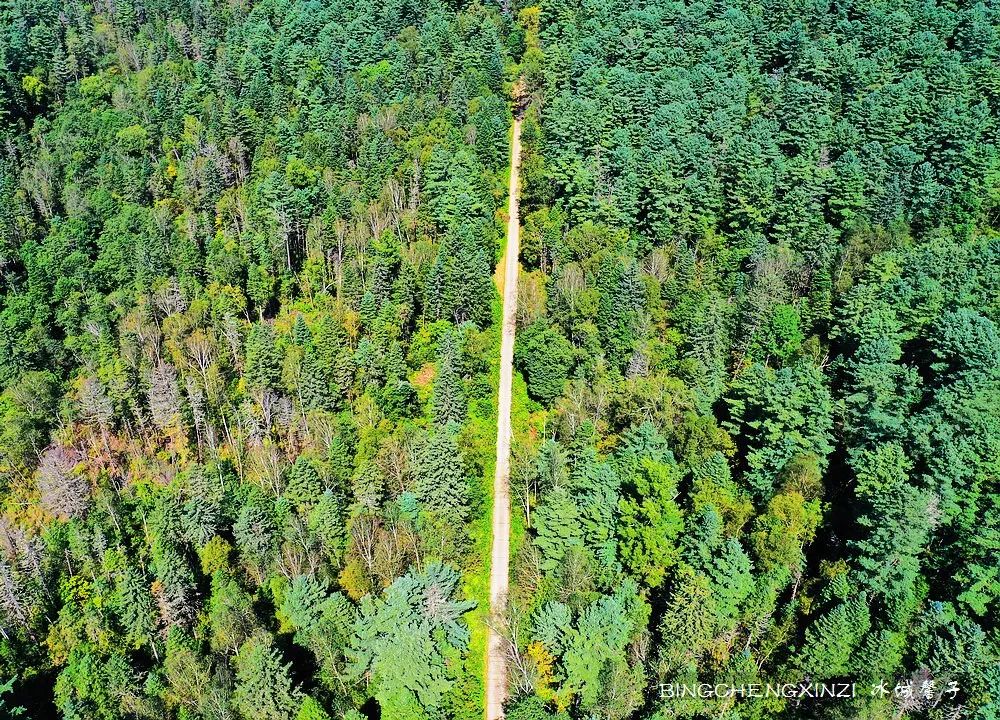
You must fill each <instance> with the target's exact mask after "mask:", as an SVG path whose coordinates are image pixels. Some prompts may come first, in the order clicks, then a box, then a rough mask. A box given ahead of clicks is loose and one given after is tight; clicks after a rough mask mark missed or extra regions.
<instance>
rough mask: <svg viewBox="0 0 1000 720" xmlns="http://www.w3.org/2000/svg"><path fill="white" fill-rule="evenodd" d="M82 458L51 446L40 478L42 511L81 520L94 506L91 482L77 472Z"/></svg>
mask: <svg viewBox="0 0 1000 720" xmlns="http://www.w3.org/2000/svg"><path fill="white" fill-rule="evenodd" d="M79 459H80V458H79V455H78V454H77V453H76V452H75V451H73V450H71V449H69V448H67V447H65V446H63V445H50V446H49V447H48V448H47V449H46V450H45V452H43V453H42V459H41V462H40V463H39V465H38V472H37V475H36V478H37V481H38V491H39V493H40V495H41V497H40V502H41V505H42V508H43V509H44V510H45V511H46V512H48V513H50V514H52V515H54V516H56V517H59V518H75V517H81V516H83V515H84V514H85V513H86V512H87V508H88V507H89V506H90V483H89V482H87V480H86V479H85V478H83V477H81V476H80V475H79V474H78V473H75V472H73V470H74V467H75V466H76V464H77V463H78V462H79Z"/></svg>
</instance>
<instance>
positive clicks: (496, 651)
mask: <svg viewBox="0 0 1000 720" xmlns="http://www.w3.org/2000/svg"><path fill="white" fill-rule="evenodd" d="M520 169H521V121H520V120H519V119H517V118H515V119H514V132H513V135H512V139H511V149H510V188H509V192H510V200H509V204H508V207H507V250H506V253H505V255H504V274H503V277H504V287H503V337H502V339H501V341H500V391H499V394H498V398H497V467H496V474H495V475H494V476H493V551H492V554H491V559H490V614H491V616H493V617H499V616H500V615H501V614H502V613H503V610H504V606H505V604H506V602H507V583H508V575H509V570H508V566H509V564H510V436H511V431H510V392H511V381H512V378H513V373H514V368H513V365H514V326H515V324H516V315H517V271H518V264H517V257H518V253H519V251H520V245H521V223H520V218H519V215H518V203H517V183H518V177H519V175H520ZM486 652H487V655H486V720H502V718H503V716H504V715H503V701H504V699H505V696H506V693H507V668H506V664H505V661H504V650H503V638H501V637H500V635H498V634H497V633H496V632H494V631H493V629H492V627H491V628H490V631H489V639H488V642H487V650H486Z"/></svg>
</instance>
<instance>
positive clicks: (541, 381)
mask: <svg viewBox="0 0 1000 720" xmlns="http://www.w3.org/2000/svg"><path fill="white" fill-rule="evenodd" d="M514 358H515V360H516V362H517V365H518V367H519V368H521V370H522V371H523V372H524V374H525V376H526V379H527V381H528V392H530V393H531V395H532V396H533V397H535V398H537V399H538V400H540V401H541V402H544V403H550V402H552V401H553V400H555V399H556V398H557V397H559V396H560V395H561V394H562V391H563V385H564V384H565V383H566V378H567V376H568V374H569V369H570V367H571V365H572V363H573V346H572V345H570V343H569V342H568V341H567V340H566V338H564V337H563V336H562V335H561V334H560V333H559V332H557V331H555V330H553V329H552V328H547V327H545V326H544V325H532V326H530V327H527V328H525V329H524V331H523V332H520V333H518V335H517V347H516V348H515V349H514Z"/></svg>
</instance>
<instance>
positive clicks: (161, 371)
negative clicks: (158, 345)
mask: <svg viewBox="0 0 1000 720" xmlns="http://www.w3.org/2000/svg"><path fill="white" fill-rule="evenodd" d="M147 399H148V401H149V411H150V413H151V414H152V416H153V423H154V424H155V425H156V426H157V427H158V428H160V429H161V430H166V429H167V428H168V427H170V426H171V425H172V424H174V423H176V422H177V421H178V419H179V418H180V414H181V392H180V388H179V387H178V385H177V370H176V369H175V368H174V366H173V365H171V364H170V363H166V362H161V363H158V364H157V365H156V366H154V367H153V369H152V370H150V372H149V392H148V393H147Z"/></svg>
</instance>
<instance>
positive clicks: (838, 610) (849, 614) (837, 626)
mask: <svg viewBox="0 0 1000 720" xmlns="http://www.w3.org/2000/svg"><path fill="white" fill-rule="evenodd" d="M867 603H868V600H867V597H865V595H863V594H862V595H856V596H854V597H853V598H851V599H850V600H847V601H844V602H841V603H839V604H838V605H836V606H834V607H833V608H832V609H831V610H829V611H827V612H826V613H824V614H823V615H821V616H820V617H818V618H817V619H816V620H815V622H813V624H812V625H810V626H809V628H808V629H807V630H806V636H805V642H804V643H803V646H802V650H801V651H800V652H799V654H798V656H797V657H796V660H795V663H796V666H797V667H798V669H799V670H800V671H801V672H802V673H803V674H804V675H806V676H807V677H809V678H810V679H811V680H813V681H814V682H821V681H823V680H829V679H832V678H838V677H844V676H847V675H850V674H851V673H852V672H854V671H855V670H856V664H855V663H853V662H852V655H853V653H854V651H855V649H856V648H858V646H859V645H860V643H861V640H862V639H863V638H864V636H865V633H867V632H868V628H869V627H870V626H871V618H870V616H869V613H868V604H867Z"/></svg>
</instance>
